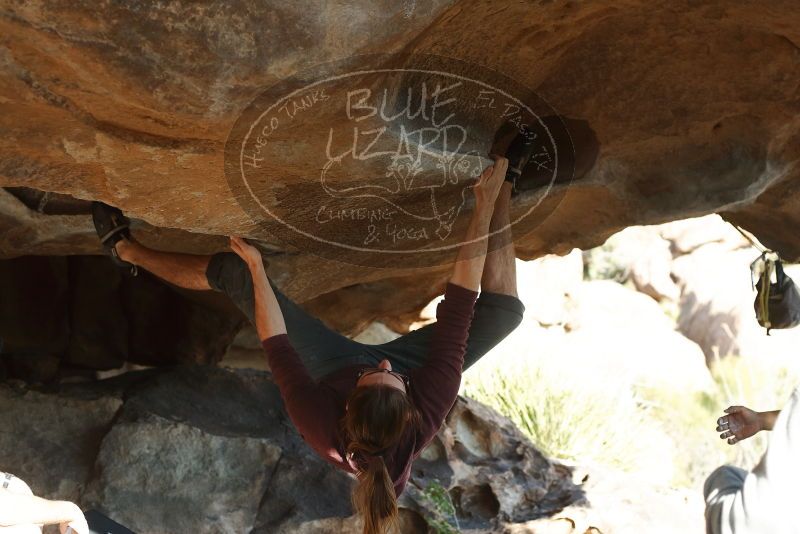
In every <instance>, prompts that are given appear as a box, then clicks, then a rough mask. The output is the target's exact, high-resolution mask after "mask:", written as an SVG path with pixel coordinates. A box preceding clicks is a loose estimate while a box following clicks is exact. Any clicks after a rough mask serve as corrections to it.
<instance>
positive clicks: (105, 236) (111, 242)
mask: <svg viewBox="0 0 800 534" xmlns="http://www.w3.org/2000/svg"><path fill="white" fill-rule="evenodd" d="M92 221H93V222H94V228H95V230H97V236H98V237H99V238H100V242H101V243H102V244H103V248H104V249H105V250H106V252H108V253H109V254H110V255H111V260H112V261H113V262H114V263H115V264H117V265H119V266H120V267H125V268H126V269H130V272H131V274H132V275H133V276H136V275H137V274H138V269H137V268H136V266H135V265H134V264H132V263H129V262H127V261H125V260H123V259H122V258H120V257H119V253H117V243H119V242H120V241H121V240H122V239H130V237H131V232H130V225H131V222H130V221H129V220H128V218H127V217H125V216H124V215H123V214H122V212H121V211H120V210H119V209H118V208H115V207H113V206H109V205H108V204H103V203H102V202H92Z"/></svg>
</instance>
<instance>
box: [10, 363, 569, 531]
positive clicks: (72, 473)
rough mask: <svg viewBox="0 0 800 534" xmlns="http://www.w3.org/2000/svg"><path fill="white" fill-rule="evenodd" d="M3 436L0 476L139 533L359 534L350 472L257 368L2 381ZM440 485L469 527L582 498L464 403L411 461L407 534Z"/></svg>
mask: <svg viewBox="0 0 800 534" xmlns="http://www.w3.org/2000/svg"><path fill="white" fill-rule="evenodd" d="M0 428H3V429H5V431H3V432H0V449H1V450H2V451H3V454H2V457H0V470H2V471H8V472H12V473H15V474H16V475H17V476H19V477H20V478H22V479H23V480H25V481H27V482H28V483H29V484H30V486H31V487H32V489H33V491H34V492H35V493H36V494H37V495H41V496H43V497H48V498H57V499H69V500H73V501H76V502H78V503H80V504H81V505H82V506H83V507H84V508H97V509H99V510H102V511H104V512H105V513H107V514H108V515H109V516H110V517H112V518H114V519H116V520H118V521H119V522H121V523H123V524H125V525H127V526H128V527H130V528H132V529H133V530H134V531H136V532H138V533H141V534H146V533H147V534H158V533H164V534H168V533H169V534H174V533H175V532H206V533H223V532H224V533H231V534H234V533H235V534H241V533H244V532H252V533H262V532H263V533H265V534H266V533H280V532H308V533H312V532H313V533H323V532H331V533H333V532H337V533H338V532H353V533H356V532H360V526H359V525H358V524H357V522H356V521H355V520H354V519H353V518H351V517H350V516H351V509H350V502H349V493H350V486H351V483H352V481H351V479H350V477H349V476H348V475H346V474H344V473H342V472H339V471H337V470H334V469H333V468H331V467H330V466H328V465H327V464H325V463H324V462H323V461H322V460H320V459H319V458H318V457H317V456H316V455H315V454H314V453H313V452H312V451H311V450H310V449H309V448H308V447H307V446H305V444H304V443H303V442H302V440H301V439H300V437H299V436H298V434H297V432H296V431H295V430H294V428H293V427H292V425H291V423H290V422H289V421H288V418H287V416H286V414H285V413H284V411H283V407H282V403H281V401H280V397H279V394H278V391H277V388H276V387H275V386H274V385H273V384H272V382H271V381H270V380H269V375H268V373H265V372H262V371H252V370H235V371H231V370H223V369H218V368H212V367H198V366H194V367H176V368H174V369H172V370H169V371H160V370H145V371H138V372H133V373H128V374H125V375H121V376H119V377H116V378H112V379H108V380H105V381H101V382H94V383H82V384H73V385H69V384H65V385H62V386H61V387H60V388H58V389H57V390H56V391H53V390H49V391H40V390H38V389H37V388H32V389H31V388H27V387H24V385H23V384H22V383H18V382H11V383H6V384H2V385H0ZM434 483H435V484H439V485H441V486H443V487H446V488H448V489H449V490H450V495H451V496H452V499H453V505H454V506H455V507H456V510H457V514H458V517H459V519H460V523H461V526H462V530H463V531H464V532H475V533H478V532H488V531H499V530H502V529H503V528H505V525H507V524H516V523H520V522H524V521H527V520H531V519H535V518H538V517H548V516H550V515H552V514H553V513H555V512H557V511H558V510H561V509H562V508H564V507H566V506H569V505H572V504H576V503H582V502H585V499H584V495H583V491H582V489H581V486H580V484H574V483H573V481H572V474H571V470H570V469H569V468H567V467H565V466H562V465H559V464H557V463H554V462H551V461H549V460H548V459H546V458H545V457H544V456H542V455H541V454H540V453H539V452H537V451H536V449H535V448H534V447H533V446H532V445H531V443H530V442H529V441H528V440H527V439H526V438H525V437H524V436H523V435H522V434H521V433H520V432H519V431H518V430H517V429H516V428H515V427H514V426H513V425H512V424H511V423H510V422H509V421H508V420H506V419H505V418H503V417H501V416H499V415H498V414H497V413H496V412H493V411H491V410H489V409H487V408H485V407H483V406H481V405H480V404H478V403H475V402H474V401H470V400H468V399H461V400H459V401H458V403H457V404H456V406H455V408H454V409H453V411H452V412H451V414H450V416H449V417H448V419H447V422H446V424H445V425H444V427H443V428H442V430H441V431H440V433H439V435H438V437H437V438H436V440H435V441H434V442H433V443H432V444H431V445H430V446H429V448H428V449H426V451H425V453H424V454H423V457H422V458H421V459H420V461H418V462H417V463H416V464H415V467H414V472H413V475H412V478H411V482H410V484H409V487H408V490H407V491H406V492H405V494H404V495H403V497H402V500H401V505H402V508H403V512H402V529H401V530H402V532H408V533H412V532H426V529H427V524H426V521H425V519H424V518H425V517H428V516H429V517H435V515H433V514H434V512H432V511H431V510H434V511H435V509H436V508H435V502H434V501H431V500H430V499H428V498H426V496H425V495H426V494H425V491H424V490H425V489H426V488H428V486H429V485H430V484H434Z"/></svg>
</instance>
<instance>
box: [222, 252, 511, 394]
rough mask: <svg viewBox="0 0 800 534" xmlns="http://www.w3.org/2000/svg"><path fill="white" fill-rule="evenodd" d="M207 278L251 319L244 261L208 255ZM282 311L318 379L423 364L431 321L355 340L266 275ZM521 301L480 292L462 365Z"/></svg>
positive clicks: (500, 333)
mask: <svg viewBox="0 0 800 534" xmlns="http://www.w3.org/2000/svg"><path fill="white" fill-rule="evenodd" d="M206 277H207V278H208V283H209V285H210V286H211V287H212V289H215V290H217V291H222V292H223V293H225V294H226V295H228V297H229V298H230V299H231V300H232V301H233V302H234V303H235V304H236V306H238V307H239V309H240V310H242V312H244V314H245V315H246V316H247V317H248V319H250V321H251V322H255V315H254V295H253V280H252V278H251V277H250V270H249V269H248V268H247V265H246V264H245V263H244V261H243V260H242V259H241V258H240V257H239V256H237V255H236V254H233V253H231V252H222V253H219V254H215V255H214V256H212V258H211V261H210V262H209V264H208V269H207V270H206ZM269 283H270V285H271V286H272V290H273V291H274V292H275V296H276V298H277V300H278V305H279V306H280V308H281V312H282V313H283V318H284V321H285V323H286V331H287V334H288V335H289V340H290V341H291V343H292V346H293V347H294V348H295V350H296V351H297V352H298V354H299V355H300V358H301V359H302V360H303V364H304V365H305V366H306V369H308V372H309V374H311V376H312V377H313V378H315V379H317V380H318V379H320V378H322V377H323V376H326V375H328V374H330V373H332V372H334V371H336V370H338V369H341V368H342V367H348V366H350V365H357V364H365V365H374V366H376V365H378V363H380V361H381V360H383V359H384V358H385V359H387V360H389V361H390V362H391V364H392V368H393V369H394V370H396V371H398V372H400V373H407V372H409V371H411V370H412V369H415V368H417V367H421V366H422V365H423V364H424V363H425V360H426V359H427V357H428V347H429V345H430V337H431V334H432V333H433V328H434V326H435V323H432V324H429V325H426V326H423V327H422V328H420V329H418V330H414V331H412V332H409V333H408V334H405V335H403V336H400V337H399V338H397V339H395V340H393V341H389V342H388V343H382V344H380V345H367V344H364V343H359V342H357V341H353V340H352V339H349V338H347V337H346V336H343V335H342V334H339V333H338V332H335V331H333V330H331V329H330V328H328V327H327V326H325V324H324V323H323V322H322V321H320V320H319V319H317V318H316V317H313V316H311V315H310V314H309V313H308V312H306V311H304V310H303V309H302V308H301V307H300V306H298V305H297V304H296V303H294V302H293V301H292V300H291V299H289V298H288V297H287V296H286V295H284V294H283V293H282V292H281V291H280V290H279V289H278V288H277V287H275V284H274V283H273V282H272V280H270V281H269ZM524 312H525V306H524V305H523V304H522V301H521V300H519V299H518V298H517V297H514V296H511V295H503V294H501V293H489V292H486V291H484V292H482V293H481V294H480V295H479V296H478V300H477V302H476V303H475V314H474V315H473V318H472V324H471V325H470V328H469V338H468V340H467V352H466V354H465V356H464V369H465V370H466V369H468V368H469V367H470V366H471V365H472V364H474V363H475V362H477V361H478V360H479V359H480V358H481V357H482V356H483V355H484V354H486V353H487V352H489V350H491V349H492V348H493V347H494V346H495V345H497V344H498V343H500V342H501V341H502V340H503V339H505V337H506V336H508V334H510V333H511V332H512V331H513V330H514V329H515V328H516V327H517V326H519V324H520V323H521V322H522V315H523V313H524Z"/></svg>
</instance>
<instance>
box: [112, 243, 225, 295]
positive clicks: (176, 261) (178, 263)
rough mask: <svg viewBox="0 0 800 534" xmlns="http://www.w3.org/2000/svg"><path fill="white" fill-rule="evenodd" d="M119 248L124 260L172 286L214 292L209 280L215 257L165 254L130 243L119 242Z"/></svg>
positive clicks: (117, 245)
mask: <svg viewBox="0 0 800 534" xmlns="http://www.w3.org/2000/svg"><path fill="white" fill-rule="evenodd" d="M116 248H117V253H118V254H119V257H120V258H122V259H123V260H125V261H127V262H129V263H132V264H134V265H136V266H137V267H142V268H143V269H145V270H147V271H149V272H151V273H153V274H154V275H156V276H157V277H159V278H161V279H162V280H166V281H167V282H169V283H170V284H174V285H176V286H178V287H182V288H185V289H196V290H203V289H211V286H209V285H208V279H207V278H206V268H207V266H208V262H209V260H210V259H211V256H202V255H196V254H177V253H174V252H161V251H158V250H153V249H150V248H147V247H145V246H143V245H141V244H139V243H137V242H135V241H132V240H127V239H123V240H121V241H119V242H118V243H117V244H116Z"/></svg>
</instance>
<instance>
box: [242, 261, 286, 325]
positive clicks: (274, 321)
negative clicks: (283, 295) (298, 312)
mask: <svg viewBox="0 0 800 534" xmlns="http://www.w3.org/2000/svg"><path fill="white" fill-rule="evenodd" d="M248 267H249V268H250V275H251V276H252V277H253V292H254V296H255V321H256V331H257V332H258V337H259V339H260V340H261V341H264V340H265V339H267V338H270V337H272V336H277V335H278V334H285V333H286V323H285V322H284V319H283V313H282V312H281V307H280V306H279V305H278V299H277V298H276V297H275V292H274V291H273V290H272V286H270V284H269V280H268V279H267V273H266V271H265V270H264V264H263V263H262V262H261V261H257V262H253V263H252V264H249V265H248Z"/></svg>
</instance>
